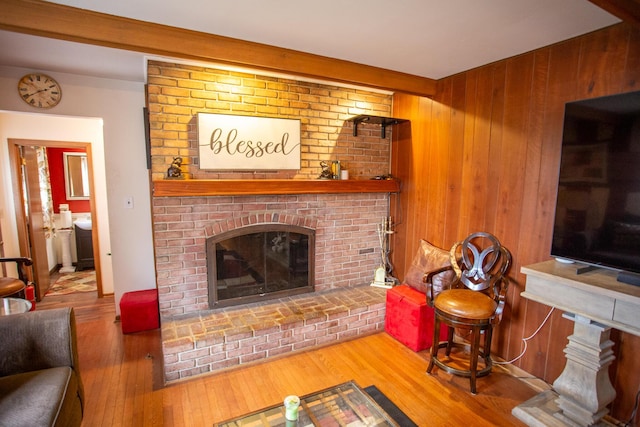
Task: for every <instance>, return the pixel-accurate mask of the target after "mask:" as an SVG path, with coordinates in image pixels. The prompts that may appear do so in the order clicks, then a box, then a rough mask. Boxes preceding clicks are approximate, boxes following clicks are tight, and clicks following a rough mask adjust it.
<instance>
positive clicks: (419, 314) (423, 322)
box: [384, 285, 447, 351]
mask: <svg viewBox="0 0 640 427" xmlns="http://www.w3.org/2000/svg"><path fill="white" fill-rule="evenodd" d="M386 310H387V311H386V315H385V319H384V329H385V330H386V331H387V333H389V335H391V336H393V337H394V338H395V339H397V340H398V341H400V342H401V343H403V344H404V345H406V346H407V347H409V348H410V349H412V350H413V351H422V350H425V349H428V348H430V347H431V341H432V337H433V320H434V314H433V309H432V308H431V307H429V306H428V305H427V297H426V295H425V294H423V293H422V292H420V291H418V290H416V289H414V288H412V287H411V286H409V285H399V286H394V287H393V288H391V289H389V290H388V291H387V301H386ZM446 339H447V328H446V326H444V325H443V326H441V327H440V340H441V341H444V340H446Z"/></svg>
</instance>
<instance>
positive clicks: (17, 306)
mask: <svg viewBox="0 0 640 427" xmlns="http://www.w3.org/2000/svg"><path fill="white" fill-rule="evenodd" d="M29 310H31V301H27V300H26V299H21V298H0V316H8V315H10V314H18V313H26V312H27V311H29Z"/></svg>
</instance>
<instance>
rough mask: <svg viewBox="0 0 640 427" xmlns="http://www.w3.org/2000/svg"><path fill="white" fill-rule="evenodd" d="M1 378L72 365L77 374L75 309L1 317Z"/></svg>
mask: <svg viewBox="0 0 640 427" xmlns="http://www.w3.org/2000/svg"><path fill="white" fill-rule="evenodd" d="M0 339H1V340H2V345H0V377H3V376H7V375H12V374H17V373H21V372H30V371H37V370H40V369H47V368H53V367H59V366H69V367H71V368H72V369H73V370H75V371H76V372H78V350H77V343H76V325H75V315H74V312H73V309H72V308H59V309H53V310H42V311H32V312H29V313H23V314H13V315H10V316H2V317H0Z"/></svg>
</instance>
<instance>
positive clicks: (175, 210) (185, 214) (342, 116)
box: [147, 61, 397, 381]
mask: <svg viewBox="0 0 640 427" xmlns="http://www.w3.org/2000/svg"><path fill="white" fill-rule="evenodd" d="M147 90H148V101H149V105H148V111H149V130H150V132H149V135H150V141H149V142H150V160H151V175H152V179H153V181H154V193H153V198H152V203H153V213H152V221H153V229H154V246H155V258H156V259H155V266H156V276H157V287H158V295H159V304H160V315H161V323H162V325H161V327H162V340H163V354H164V365H165V368H164V369H165V380H166V381H174V380H179V379H182V378H187V377H189V376H192V375H198V374H202V373H206V372H211V371H214V370H216V369H222V368H227V367H232V366H235V365H238V364H242V363H247V362H252V361H256V360H260V359H263V358H266V357H272V356H275V355H279V354H283V353H286V352H289V351H296V350H299V349H303V348H307V347H309V346H317V345H323V344H325V343H330V342H335V341H336V340H341V339H348V338H351V337H355V336H357V335H360V334H365V333H371V332H373V331H376V330H380V329H382V327H383V324H384V297H385V292H384V290H381V289H379V288H374V287H371V286H369V284H370V283H371V281H372V279H373V274H374V271H375V269H376V268H377V267H378V266H379V263H380V251H379V239H378V235H377V226H378V224H379V223H380V222H381V221H382V219H383V218H386V217H387V216H388V215H389V212H388V210H389V201H390V200H389V199H390V197H392V196H391V195H390V194H391V193H394V192H396V191H397V186H395V187H394V188H392V189H390V190H375V191H368V190H369V189H370V188H369V187H370V185H363V184H358V183H363V182H364V183H365V184H369V183H370V178H372V177H374V176H376V175H384V174H386V173H388V172H389V167H390V162H391V159H390V157H391V139H392V131H391V129H389V130H388V132H387V135H386V137H384V138H382V137H381V135H380V126H378V125H375V124H362V125H360V126H359V127H358V132H357V136H356V135H354V132H353V124H352V123H349V122H348V119H349V118H350V117H353V116H355V115H359V114H371V115H376V116H389V115H390V113H391V95H390V94H388V93H380V92H370V91H366V90H362V89H357V88H344V87H338V86H332V85H327V84H321V83H310V82H304V81H296V80H291V79H286V78H282V77H268V76H260V75H256V74H252V73H246V72H237V71H225V70H219V69H213V68H208V67H203V66H191V65H183V64H171V63H164V62H158V61H150V62H149V67H148V89H147ZM199 112H210V113H223V114H238V115H250V116H263V117H282V118H294V119H299V120H300V126H301V129H300V130H301V135H300V136H301V166H300V169H299V170H273V171H226V172H222V171H207V170H203V169H200V168H199V165H198V161H199V159H198V144H197V128H196V119H195V118H196V115H197V113H199ZM178 155H179V156H181V157H182V158H183V160H184V162H183V164H182V168H183V172H184V177H185V180H184V181H183V183H184V188H195V187H197V188H206V186H207V185H209V184H208V183H207V181H209V180H211V181H215V182H217V183H218V184H220V183H221V182H222V185H225V184H224V181H225V180H236V185H237V183H238V182H241V183H246V182H250V184H249V185H250V186H251V187H252V189H254V190H255V191H252V192H251V194H244V193H231V194H227V193H226V192H225V191H223V192H222V193H223V194H215V195H211V194H209V193H207V192H206V191H205V192H204V193H205V194H200V193H199V192H198V191H196V192H190V191H183V190H182V188H181V187H180V185H183V184H182V183H177V184H178V185H177V186H176V188H177V189H175V188H174V190H171V191H168V192H167V191H165V192H163V191H159V188H160V187H161V184H167V183H168V181H167V180H164V178H165V174H166V170H167V167H168V166H169V165H170V164H171V161H172V159H173V157H174V156H178ZM332 160H340V161H341V162H342V165H343V168H346V169H348V170H349V175H350V177H351V180H349V182H348V183H347V182H339V181H334V182H323V183H320V184H319V185H318V184H316V183H318V180H317V178H318V176H319V174H320V172H321V169H320V162H321V161H327V162H330V161H332ZM300 181H306V182H308V183H309V184H307V185H308V188H309V189H310V191H308V192H305V191H298V192H288V191H279V190H280V187H287V188H288V187H290V183H291V182H300ZM330 181H333V180H330ZM263 182H265V183H266V182H270V184H268V186H269V187H268V190H269V191H265V192H264V193H261V192H260V188H261V186H262V184H261V183H263ZM170 184H173V183H170ZM334 184H335V185H334ZM226 185H227V186H229V187H233V186H234V184H226ZM264 185H266V184H264ZM363 186H364V187H367V188H365V189H364V190H362V189H363ZM243 187H244V186H243ZM317 187H323V188H324V190H323V191H317V190H318V189H317ZM345 187H346V188H347V190H344V188H345ZM383 188H387V187H384V186H383ZM228 189H229V188H225V190H228ZM191 193H193V194H191ZM261 224H280V225H293V226H299V227H307V228H310V229H313V230H314V231H315V247H314V249H315V253H314V264H313V265H314V267H313V270H314V271H313V280H314V285H315V286H314V288H315V289H314V292H313V293H311V294H304V295H294V296H287V297H285V298H280V299H278V300H273V301H266V302H255V303H250V304H248V305H245V306H240V307H226V308H220V309H213V310H212V309H210V306H209V295H208V286H207V274H208V271H207V252H206V240H207V239H208V238H210V237H212V236H215V235H217V234H219V233H224V232H227V231H229V230H234V229H238V228H241V227H245V226H248V225H261Z"/></svg>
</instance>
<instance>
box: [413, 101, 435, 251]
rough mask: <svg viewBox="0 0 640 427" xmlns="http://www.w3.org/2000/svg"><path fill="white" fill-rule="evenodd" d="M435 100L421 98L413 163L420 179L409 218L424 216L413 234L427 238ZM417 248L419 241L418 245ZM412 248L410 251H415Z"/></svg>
mask: <svg viewBox="0 0 640 427" xmlns="http://www.w3.org/2000/svg"><path fill="white" fill-rule="evenodd" d="M432 107H433V101H432V100H431V99H426V98H422V99H420V103H419V108H418V111H417V115H416V120H417V129H416V135H417V136H418V140H417V141H414V144H413V147H414V154H415V163H414V165H413V171H414V176H415V178H416V179H417V180H418V183H417V184H416V193H415V197H414V201H413V205H412V206H411V207H410V208H411V216H410V217H409V218H422V219H423V220H421V221H417V223H416V224H415V227H413V231H412V234H413V236H414V237H415V239H416V242H417V240H418V239H421V238H425V233H426V223H427V222H428V221H429V217H430V212H431V211H430V205H429V204H428V202H429V190H430V188H431V186H432V185H433V176H432V174H431V171H430V169H429V168H430V167H431V165H432V163H431V161H430V160H431V159H429V147H430V146H431V126H430V125H428V124H427V123H428V121H429V120H430V118H431V115H432ZM415 247H416V248H417V243H416V246H415ZM414 252H415V250H412V251H411V252H410V253H414Z"/></svg>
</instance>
